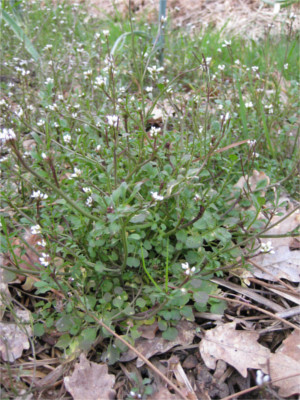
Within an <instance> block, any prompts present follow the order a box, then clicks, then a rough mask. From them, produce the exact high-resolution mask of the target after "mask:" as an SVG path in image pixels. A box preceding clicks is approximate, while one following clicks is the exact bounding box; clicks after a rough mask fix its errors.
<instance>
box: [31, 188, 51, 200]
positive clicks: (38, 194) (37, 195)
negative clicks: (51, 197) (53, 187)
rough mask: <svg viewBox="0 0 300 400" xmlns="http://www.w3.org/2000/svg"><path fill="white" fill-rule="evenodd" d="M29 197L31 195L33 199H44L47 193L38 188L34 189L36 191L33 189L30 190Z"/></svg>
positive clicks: (46, 197)
mask: <svg viewBox="0 0 300 400" xmlns="http://www.w3.org/2000/svg"><path fill="white" fill-rule="evenodd" d="M31 197H32V198H33V199H37V200H46V199H48V195H47V194H44V193H42V192H41V191H40V190H36V191H35V190H34V191H33V192H32V195H31Z"/></svg>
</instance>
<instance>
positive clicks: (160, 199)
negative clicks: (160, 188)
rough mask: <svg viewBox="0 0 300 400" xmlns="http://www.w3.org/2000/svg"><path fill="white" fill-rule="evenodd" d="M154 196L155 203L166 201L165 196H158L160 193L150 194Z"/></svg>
mask: <svg viewBox="0 0 300 400" xmlns="http://www.w3.org/2000/svg"><path fill="white" fill-rule="evenodd" d="M150 193H151V195H152V199H153V200H155V201H162V200H163V199H164V196H161V195H160V194H158V192H150Z"/></svg>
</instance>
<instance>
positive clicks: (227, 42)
mask: <svg viewBox="0 0 300 400" xmlns="http://www.w3.org/2000/svg"><path fill="white" fill-rule="evenodd" d="M229 46H231V40H228V41H227V40H225V41H224V43H223V44H222V47H229Z"/></svg>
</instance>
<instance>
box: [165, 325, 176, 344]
mask: <svg viewBox="0 0 300 400" xmlns="http://www.w3.org/2000/svg"><path fill="white" fill-rule="evenodd" d="M177 336H178V330H177V329H176V328H173V327H169V328H168V329H166V330H165V331H164V332H163V333H162V337H163V338H164V339H166V340H169V341H172V340H175V339H176V338H177Z"/></svg>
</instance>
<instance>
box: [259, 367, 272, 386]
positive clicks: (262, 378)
mask: <svg viewBox="0 0 300 400" xmlns="http://www.w3.org/2000/svg"><path fill="white" fill-rule="evenodd" d="M269 380H270V377H269V375H264V373H263V372H262V371H261V370H260V369H258V370H257V371H256V384H257V385H262V384H263V383H266V382H269Z"/></svg>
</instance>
